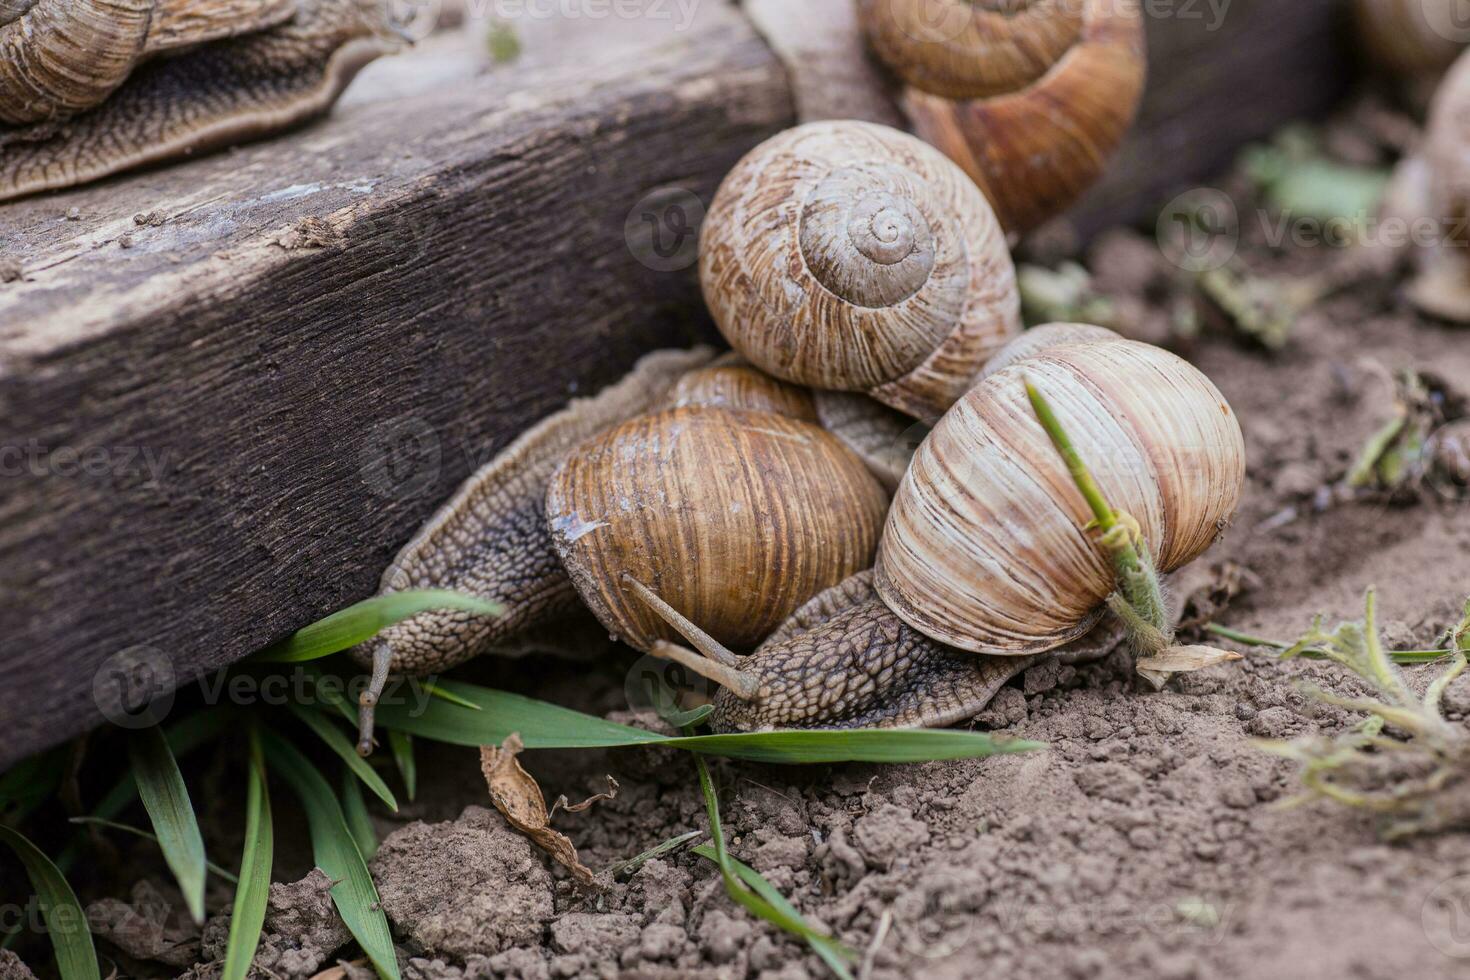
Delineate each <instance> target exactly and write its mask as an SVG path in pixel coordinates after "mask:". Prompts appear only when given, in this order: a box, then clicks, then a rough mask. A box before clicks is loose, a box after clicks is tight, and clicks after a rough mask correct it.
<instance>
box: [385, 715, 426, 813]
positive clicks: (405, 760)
mask: <svg viewBox="0 0 1470 980" xmlns="http://www.w3.org/2000/svg"><path fill="white" fill-rule="evenodd" d="M388 749H389V751H391V752H392V753H393V762H394V763H395V764H396V765H397V766H398V774H399V775H400V776H402V777H403V789H404V792H406V793H408V802H410V803H412V802H413V798H414V796H415V795H416V794H417V793H418V791H419V767H418V763H416V762H414V758H413V736H412V735H410V734H408V733H407V732H389V733H388Z"/></svg>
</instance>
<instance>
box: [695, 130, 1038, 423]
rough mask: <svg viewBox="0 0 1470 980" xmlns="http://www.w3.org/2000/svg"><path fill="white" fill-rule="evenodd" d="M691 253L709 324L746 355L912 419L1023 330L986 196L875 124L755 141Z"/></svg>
mask: <svg viewBox="0 0 1470 980" xmlns="http://www.w3.org/2000/svg"><path fill="white" fill-rule="evenodd" d="M699 253H700V254H699V272H700V283H701V286H702V288H703V291H704V297H705V301H706V303H707V305H708V306H709V309H710V312H711V314H712V315H713V317H714V320H715V323H716V325H717V326H718V327H719V329H720V332H721V333H722V334H723V335H724V336H725V339H726V340H728V341H729V343H730V346H732V347H733V348H735V350H737V351H739V352H740V353H741V354H742V355H743V356H744V357H745V358H747V359H748V360H749V361H750V362H751V363H752V364H754V365H755V366H756V367H758V368H760V369H761V370H762V371H765V372H766V373H767V374H770V375H772V376H774V377H776V378H780V379H783V380H786V381H790V382H794V383H796V384H800V385H807V386H810V387H813V388H818V389H827V390H835V391H845V392H861V393H865V394H867V395H870V396H871V397H872V398H874V399H877V400H878V401H880V402H882V403H884V404H886V405H888V406H890V407H892V408H894V409H897V410H899V411H902V412H904V413H907V414H909V415H912V416H915V417H918V418H931V417H932V418H937V417H938V416H939V415H941V414H943V412H944V411H945V409H947V408H948V407H949V406H950V405H951V404H952V403H953V402H954V401H955V399H957V398H958V397H959V396H960V395H961V394H963V393H964V392H965V390H966V389H968V388H969V386H970V385H971V383H972V382H973V381H974V379H975V376H976V375H977V374H978V373H979V371H980V369H981V367H982V366H983V365H984V363H985V361H986V360H987V359H988V358H989V357H990V355H991V354H993V353H994V352H995V350H996V349H998V348H999V347H1000V346H1001V345H1002V344H1004V343H1005V341H1006V340H1008V339H1010V338H1011V337H1012V336H1014V335H1015V334H1016V333H1017V332H1018V331H1019V330H1020V297H1019V294H1018V292H1017V289H1016V277H1015V268H1014V266H1013V265H1012V263H1011V258H1010V253H1009V252H1008V251H1007V249H1006V243H1005V237H1004V235H1003V233H1002V232H1001V228H1000V224H999V223H998V222H997V220H996V218H995V214H994V212H993V211H992V210H991V208H990V206H989V204H987V203H986V201H985V198H984V196H983V195H982V194H980V192H979V191H978V190H977V189H976V188H975V186H974V184H973V183H972V182H971V181H970V180H968V179H967V178H966V177H965V175H964V174H963V173H962V172H960V170H959V169H958V168H957V167H955V165H954V164H953V163H951V162H950V161H949V160H947V159H946V158H945V157H944V156H943V155H942V154H940V153H939V152H938V151H936V150H935V149H934V148H933V147H930V146H929V145H928V144H926V143H924V142H922V141H920V140H917V139H915V138H914V137H912V136H909V135H907V134H904V133H900V132H898V131H897V130H894V129H890V128H888V127H885V126H879V125H875V124H871V123H860V122H817V123H808V124H806V125H803V126H798V127H796V128H794V129H791V130H787V131H786V132H784V133H780V134H778V135H776V136H774V137H772V138H771V139H769V140H767V141H766V142H765V143H763V144H761V145H760V146H758V147H756V148H755V149H754V150H752V151H751V152H750V153H749V154H748V155H747V156H746V157H745V158H744V159H743V160H741V161H740V163H738V164H737V165H736V166H735V168H734V170H732V171H731V172H730V174H729V175H728V176H727V177H726V178H725V180H724V182H723V183H722V184H721V185H720V189H719V191H718V192H717V193H716V195H715V198H714V201H713V202H712V204H711V206H710V209H709V212H708V215H707V216H706V219H705V222H704V227H703V229H702V231H701V233H700V248H699Z"/></svg>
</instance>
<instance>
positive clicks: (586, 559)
mask: <svg viewBox="0 0 1470 980" xmlns="http://www.w3.org/2000/svg"><path fill="white" fill-rule="evenodd" d="M887 506H888V496H887V494H886V493H884V491H883V489H882V487H881V486H880V485H879V484H878V482H877V480H876V479H875V478H874V477H873V476H872V474H870V473H869V472H868V470H867V468H866V467H865V466H864V464H863V462H862V461H861V460H860V459H859V458H858V457H857V456H856V455H854V454H853V453H852V452H851V451H849V450H848V449H847V448H846V447H845V446H843V445H842V444H841V442H839V441H838V440H837V439H836V438H834V437H833V436H831V435H830V434H829V433H827V432H826V431H824V430H822V429H820V428H818V427H817V426H815V425H813V424H811V423H809V422H803V421H800V420H797V419H793V418H790V417H787V416H784V415H777V414H774V413H771V412H762V411H751V410H741V411H730V410H728V409H721V408H710V407H707V406H687V407H683V408H676V409H670V410H667V411H663V412H658V413H655V414H652V415H646V416H640V417H637V418H634V419H630V420H629V421H627V422H625V423H623V424H621V425H619V426H615V427H614V428H612V429H609V430H607V431H606V432H605V433H603V434H602V435H601V436H599V437H597V438H595V439H593V440H591V441H590V442H587V443H584V444H583V445H582V446H581V447H579V448H578V450H577V451H576V452H575V453H573V454H571V455H570V456H568V457H567V459H566V460H565V461H564V462H563V463H562V465H561V466H560V467H559V468H558V470H557V472H556V473H555V474H553V475H552V478H551V480H550V482H549V484H548V486H547V491H546V518H547V522H548V525H549V526H550V528H551V532H552V539H553V543H554V545H555V547H556V551H557V554H558V556H559V557H560V558H561V562H562V565H563V566H564V567H565V568H566V569H567V571H568V573H569V574H570V575H571V578H572V581H573V583H574V584H575V585H576V586H577V591H578V592H579V593H580V595H581V596H582V599H583V601H584V602H585V603H586V604H587V606H588V608H590V609H591V610H592V612H593V614H594V615H596V616H597V617H598V619H599V620H600V621H601V622H602V623H603V625H604V626H606V627H607V628H608V630H609V632H611V633H612V634H614V635H616V636H617V637H618V638H619V639H621V640H623V641H624V642H625V643H627V644H629V645H630V646H633V647H635V648H637V649H641V650H645V651H646V650H649V649H650V648H651V647H652V646H653V644H654V643H655V642H656V641H657V640H660V639H664V640H667V639H670V638H674V637H677V636H678V633H676V632H675V631H674V630H672V629H671V628H670V627H669V626H667V625H666V624H665V623H664V622H663V621H662V620H661V619H660V618H659V617H658V616H657V615H655V614H654V613H653V612H652V611H650V610H649V608H648V607H647V606H645V605H644V604H643V603H642V602H641V601H640V600H639V599H638V598H637V597H636V596H634V595H631V594H629V592H628V591H627V589H626V588H625V586H624V579H625V577H626V576H632V577H634V578H636V579H638V580H639V581H642V582H644V583H647V584H648V585H649V586H650V587H651V588H653V589H654V590H655V591H657V592H658V594H659V595H660V596H662V597H663V598H664V599H665V600H666V601H667V602H668V603H669V604H670V605H671V606H673V607H675V608H677V609H678V610H679V612H681V613H682V614H683V615H685V616H688V617H690V618H692V619H695V620H697V621H699V622H700V623H701V624H703V625H704V626H705V628H706V629H708V630H709V632H710V633H712V634H714V635H715V636H717V637H718V638H719V640H720V642H722V643H724V644H727V645H729V646H732V647H735V648H737V649H749V648H751V647H754V646H755V645H756V644H758V643H759V642H760V641H761V640H763V639H764V638H765V637H766V636H767V635H768V634H769V633H770V632H771V631H772V630H774V629H775V628H776V627H777V626H779V625H780V624H781V623H782V622H783V621H784V620H785V619H786V617H787V616H789V615H790V614H791V613H792V612H793V611H794V610H795V609H796V608H798V607H799V606H800V605H802V604H803V603H805V602H806V601H807V600H808V599H810V598H811V597H812V596H813V595H816V594H817V593H819V592H821V591H823V590H824V589H826V588H828V587H830V586H832V585H835V584H836V583H838V582H840V581H842V580H843V579H845V578H847V577H848V576H849V575H851V574H853V573H854V572H857V571H860V570H861V569H863V568H866V567H868V566H869V565H870V564H871V562H872V557H873V552H874V550H875V549H876V547H877V542H878V534H879V532H880V530H881V528H882V523H883V515H884V513H885V511H886V509H887Z"/></svg>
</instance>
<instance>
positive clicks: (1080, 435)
mask: <svg viewBox="0 0 1470 980" xmlns="http://www.w3.org/2000/svg"><path fill="white" fill-rule="evenodd" d="M1028 378H1029V379H1030V380H1031V382H1032V383H1033V384H1034V385H1035V386H1036V387H1037V389H1038V390H1040V391H1041V392H1043V393H1044V394H1045V395H1046V397H1047V399H1048V400H1049V401H1050V403H1051V405H1052V407H1053V409H1054V410H1055V412H1056V414H1057V416H1058V418H1059V419H1060V420H1061V421H1062V423H1063V424H1064V425H1065V426H1066V427H1067V429H1068V431H1069V435H1070V436H1071V439H1072V441H1073V442H1074V443H1075V444H1076V446H1077V449H1078V451H1079V453H1080V454H1081V457H1082V459H1083V461H1084V462H1085V463H1086V464H1087V465H1088V466H1089V468H1090V469H1091V471H1092V473H1093V476H1094V477H1095V478H1096V480H1097V483H1098V485H1099V486H1100V487H1101V488H1102V491H1103V493H1104V496H1105V497H1106V498H1107V500H1108V501H1109V503H1110V504H1111V505H1112V507H1113V508H1114V509H1115V510H1118V511H1121V512H1124V513H1127V514H1129V515H1131V516H1132V517H1133V518H1134V519H1136V521H1137V522H1138V524H1139V526H1140V528H1141V530H1142V535H1143V539H1144V540H1145V541H1146V543H1147V545H1148V547H1149V550H1150V552H1151V554H1152V555H1153V557H1154V561H1155V564H1156V565H1157V567H1158V569H1159V570H1160V571H1162V572H1168V571H1171V570H1173V569H1176V568H1179V567H1181V566H1182V565H1184V564H1185V563H1187V562H1189V561H1192V560H1193V559H1194V558H1195V557H1197V556H1198V555H1200V554H1201V553H1203V552H1204V551H1205V550H1206V549H1207V548H1208V547H1209V546H1210V545H1211V544H1212V543H1213V542H1214V541H1215V539H1216V538H1217V537H1218V535H1219V532H1220V531H1221V529H1222V528H1223V527H1224V526H1226V524H1228V522H1229V520H1230V518H1231V516H1232V515H1233V514H1234V512H1235V508H1236V506H1237V505H1238V503H1239V500H1240V496H1241V493H1242V491H1243V489H1244V483H1245V446H1244V440H1243V437H1242V435H1241V431H1240V425H1239V422H1238V420H1237V419H1236V417H1235V414H1234V412H1233V411H1232V410H1231V408H1230V406H1229V404H1228V403H1227V402H1226V401H1225V399H1224V397H1223V396H1222V395H1221V394H1220V392H1219V391H1218V389H1216V388H1215V386H1214V385H1213V384H1211V383H1210V381H1209V379H1208V378H1206V377H1205V376H1204V375H1203V374H1202V373H1201V372H1200V371H1199V370H1197V369H1196V368H1194V367H1193V366H1192V365H1190V364H1189V363H1187V362H1186V361H1184V360H1182V359H1180V358H1178V357H1176V356H1175V355H1173V354H1170V353H1168V352H1167V351H1163V350H1160V349H1159V348H1156V347H1151V346H1149V345H1147V344H1141V343H1137V342H1135V341H1126V340H1104V341H1098V342H1090V343H1089V342H1084V343H1074V344H1062V345H1058V346H1053V347H1050V348H1048V349H1045V350H1043V351H1042V352H1041V353H1039V354H1036V355H1034V356H1032V357H1030V358H1028V359H1026V360H1025V361H1024V362H1022V363H1018V364H1012V365H1011V366H1010V367H1008V368H1005V369H1004V370H1001V371H999V372H998V373H996V374H992V375H991V376H990V377H988V378H986V379H985V380H984V381H982V382H980V384H978V385H976V387H975V388H974V390H972V391H971V392H970V393H969V394H968V395H966V396H965V398H964V399H962V400H961V401H960V402H959V403H958V404H957V405H956V406H955V407H954V408H953V409H952V410H951V411H950V412H949V414H948V415H946V416H945V417H944V418H943V419H942V420H940V422H939V424H938V426H936V427H935V429H934V431H933V432H932V433H930V435H929V438H928V439H927V440H925V442H924V444H923V445H921V446H920V447H919V450H918V452H917V453H916V454H915V456H914V460H913V463H912V464H911V466H910V467H909V471H908V473H907V475H906V476H905V477H904V481H903V483H902V485H900V487H899V490H898V493H897V495H896V496H895V498H894V502H893V507H892V509H891V510H890V512H889V515H888V523H887V526H886V527H885V529H884V534H883V541H882V543H881V545H880V547H879V553H878V562H877V567H876V576H875V581H876V585H877V590H878V593H879V595H881V596H882V598H883V600H884V602H886V603H887V604H888V605H889V607H891V608H892V609H893V610H894V612H896V613H897V614H898V616H899V617H900V618H902V619H903V620H904V621H905V622H906V623H908V624H909V625H911V626H913V627H914V628H916V629H918V630H919V631H921V632H923V633H925V634H926V635H928V636H931V637H933V638H935V639H937V640H940V641H941V642H944V643H946V644H949V645H951V646H955V647H959V648H960V649H964V650H970V651H973V652H977V653H1001V654H1028V653H1037V652H1041V651H1045V650H1050V649H1055V648H1057V647H1059V646H1062V645H1063V644H1066V643H1069V642H1071V641H1073V640H1075V639H1077V638H1078V637H1080V636H1082V635H1083V634H1084V633H1086V632H1087V631H1088V630H1089V629H1090V628H1091V627H1092V625H1093V624H1094V623H1095V622H1096V619H1097V616H1098V610H1099V607H1100V605H1101V604H1102V603H1103V601H1104V599H1105V598H1106V597H1107V596H1108V595H1109V593H1111V592H1112V591H1113V589H1114V588H1115V577H1114V572H1113V569H1112V566H1111V564H1110V563H1109V561H1108V559H1107V558H1106V557H1105V555H1104V553H1103V550H1102V549H1101V548H1099V547H1098V546H1097V543H1096V541H1095V540H1094V539H1093V538H1092V537H1091V536H1090V534H1089V533H1088V532H1087V531H1086V530H1084V529H1085V528H1086V527H1087V526H1088V524H1089V522H1090V521H1091V512H1090V510H1089V509H1088V507H1087V504H1086V502H1085V501H1084V499H1083V497H1082V495H1081V493H1080V492H1079V491H1078V489H1077V487H1076V484H1075V482H1074V480H1073V478H1072V477H1071V475H1070V474H1069V473H1068V472H1067V469H1066V467H1065V465H1064V464H1063V463H1062V461H1061V459H1060V457H1059V456H1058V454H1057V452H1056V450H1055V449H1054V447H1053V446H1052V444H1051V441H1050V438H1049V437H1048V435H1047V434H1046V431H1045V430H1044V429H1043V428H1042V426H1041V424H1040V423H1039V422H1038V420H1037V418H1036V415H1035V412H1034V410H1033V409H1032V407H1031V406H1030V404H1029V401H1028V398H1027V394H1026V391H1025V384H1024V379H1028Z"/></svg>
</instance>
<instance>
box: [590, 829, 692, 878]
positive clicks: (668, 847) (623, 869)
mask: <svg viewBox="0 0 1470 980" xmlns="http://www.w3.org/2000/svg"><path fill="white" fill-rule="evenodd" d="M703 836H704V831H702V830H691V831H689V833H687V834H680V835H679V836H678V837H672V838H670V839H669V840H666V841H664V842H663V843H662V844H655V845H654V846H653V847H650V848H649V849H648V850H646V851H644V852H643V853H642V854H639V855H637V856H636V857H631V858H628V859H627V860H626V861H619V862H617V863H616V864H611V865H609V866H608V868H607V873H608V874H609V875H611V876H612V877H614V878H617V879H619V880H621V879H623V878H628V877H631V876H632V875H633V874H634V873H635V872H636V871H637V870H638V869H639V868H641V867H643V866H644V865H645V864H647V863H648V862H649V861H652V860H653V859H654V858H656V857H663V856H664V855H665V854H672V853H673V852H674V851H677V850H680V849H682V848H684V847H685V846H687V845H688V844H690V843H691V842H693V841H695V840H698V839H699V838H701V837H703Z"/></svg>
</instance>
